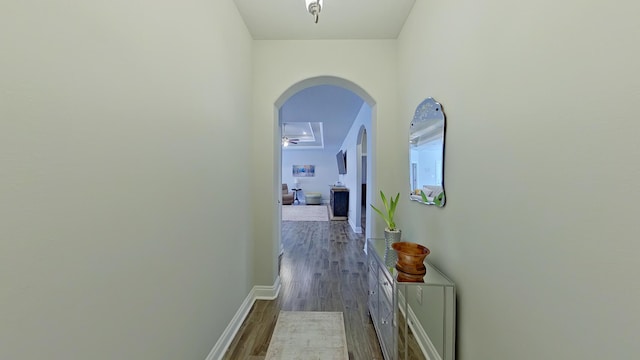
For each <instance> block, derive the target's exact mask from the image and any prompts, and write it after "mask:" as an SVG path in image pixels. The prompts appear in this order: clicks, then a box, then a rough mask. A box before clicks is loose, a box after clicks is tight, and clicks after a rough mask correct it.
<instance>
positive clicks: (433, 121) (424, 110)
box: [409, 98, 445, 207]
mask: <svg viewBox="0 0 640 360" xmlns="http://www.w3.org/2000/svg"><path fill="white" fill-rule="evenodd" d="M444 129H445V119H444V113H443V112H442V106H441V105H440V104H439V103H437V102H436V101H435V100H434V99H433V98H427V99H426V100H424V101H423V102H421V103H420V105H418V108H417V109H416V112H415V115H414V116H413V120H412V121H411V126H410V130H409V181H410V186H411V195H410V199H411V200H414V201H417V202H420V203H423V204H427V205H436V206H441V207H442V206H444V203H445V194H444Z"/></svg>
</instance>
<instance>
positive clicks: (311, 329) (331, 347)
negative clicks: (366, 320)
mask: <svg viewBox="0 0 640 360" xmlns="http://www.w3.org/2000/svg"><path fill="white" fill-rule="evenodd" d="M276 359H278V360H294V359H305V360H325V359H332V360H348V359H349V353H348V352H347V337H346V335H345V330H344V319H343V317H342V313H341V312H317V311H280V315H278V321H277V322H276V327H275V329H274V330H273V335H272V336H271V342H270V343H269V349H267V356H266V358H265V360H276Z"/></svg>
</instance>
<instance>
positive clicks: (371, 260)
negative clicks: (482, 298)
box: [367, 239, 456, 360]
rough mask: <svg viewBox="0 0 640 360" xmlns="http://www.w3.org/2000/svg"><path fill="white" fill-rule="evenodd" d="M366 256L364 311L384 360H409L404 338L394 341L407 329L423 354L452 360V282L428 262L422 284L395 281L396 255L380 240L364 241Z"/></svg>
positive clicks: (437, 359)
mask: <svg viewBox="0 0 640 360" xmlns="http://www.w3.org/2000/svg"><path fill="white" fill-rule="evenodd" d="M367 254H368V265H369V301H368V306H369V314H370V315H371V319H372V321H373V325H374V328H375V330H376V334H377V335H378V340H379V341H380V347H381V348H382V353H383V355H384V358H385V359H386V360H396V359H413V357H410V356H409V353H410V352H409V349H408V341H400V339H407V337H408V336H409V327H411V333H412V334H413V336H414V337H415V339H416V341H417V343H418V345H419V347H420V349H421V352H422V354H423V355H424V358H426V359H427V360H454V359H455V307H456V292H455V285H454V283H453V282H451V280H449V279H448V278H447V277H446V276H444V275H443V274H442V273H441V272H440V271H439V270H438V269H436V268H435V267H433V266H432V265H431V264H429V263H428V262H425V266H426V268H427V273H426V275H425V277H424V282H421V283H415V282H398V281H397V280H396V276H397V271H396V270H395V267H394V265H395V262H396V253H395V251H393V250H388V249H386V246H385V241H384V239H368V240H367ZM387 264H389V265H387ZM406 319H408V321H405V320H406ZM400 335H401V336H400Z"/></svg>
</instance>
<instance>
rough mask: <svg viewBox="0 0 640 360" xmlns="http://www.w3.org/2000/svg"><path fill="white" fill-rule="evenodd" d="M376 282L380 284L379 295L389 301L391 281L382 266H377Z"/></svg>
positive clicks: (391, 288)
mask: <svg viewBox="0 0 640 360" xmlns="http://www.w3.org/2000/svg"><path fill="white" fill-rule="evenodd" d="M378 269H379V271H378V284H380V289H379V292H380V296H381V297H384V298H385V299H387V301H389V302H391V299H392V298H393V282H392V281H391V280H389V278H388V277H387V272H386V271H385V270H384V268H381V267H379V268H378Z"/></svg>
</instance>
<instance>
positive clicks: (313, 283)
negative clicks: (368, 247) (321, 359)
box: [224, 221, 382, 360]
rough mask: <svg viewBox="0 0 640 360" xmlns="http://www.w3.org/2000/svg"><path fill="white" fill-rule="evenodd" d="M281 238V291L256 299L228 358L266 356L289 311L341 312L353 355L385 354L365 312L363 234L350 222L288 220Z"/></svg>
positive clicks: (258, 357)
mask: <svg viewBox="0 0 640 360" xmlns="http://www.w3.org/2000/svg"><path fill="white" fill-rule="evenodd" d="M282 238H283V246H284V254H283V256H282V265H281V270H280V277H281V283H282V288H281V290H280V295H279V296H278V298H277V299H276V300H274V301H265V300H258V301H256V303H255V304H254V306H253V309H252V310H251V312H250V313H249V315H248V316H247V319H246V320H245V322H244V323H243V325H242V327H241V328H240V330H239V331H238V334H237V335H236V337H235V339H234V340H233V342H232V343H231V346H230V347H229V350H228V351H227V353H226V355H225V357H224V358H225V359H234V360H235V359H262V358H264V355H265V354H266V352H267V348H268V346H269V341H270V339H271V333H272V332H273V328H274V326H275V323H276V320H277V315H278V312H279V311H280V310H285V311H341V312H343V314H344V320H345V331H346V336H347V346H348V348H349V357H350V359H367V360H369V359H382V354H381V352H380V345H379V344H378V340H377V338H376V334H375V331H374V329H373V324H372V323H371V319H370V318H369V314H368V311H367V267H366V264H367V263H366V254H365V253H364V252H363V251H362V248H363V246H364V237H363V235H362V234H355V233H354V232H353V231H352V230H351V228H350V227H349V224H348V223H347V222H346V221H309V222H294V221H284V222H283V223H282Z"/></svg>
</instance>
